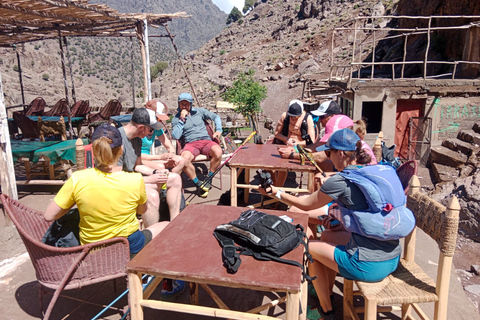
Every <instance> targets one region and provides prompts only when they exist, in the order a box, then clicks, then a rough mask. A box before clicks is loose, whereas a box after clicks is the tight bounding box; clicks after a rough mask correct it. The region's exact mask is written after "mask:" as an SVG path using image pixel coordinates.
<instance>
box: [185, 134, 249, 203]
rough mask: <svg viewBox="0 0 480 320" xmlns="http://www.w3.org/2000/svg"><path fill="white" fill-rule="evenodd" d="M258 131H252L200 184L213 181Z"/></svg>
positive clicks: (203, 184)
mask: <svg viewBox="0 0 480 320" xmlns="http://www.w3.org/2000/svg"><path fill="white" fill-rule="evenodd" d="M256 133H257V131H253V132H252V133H250V135H249V136H248V137H247V138H246V139H245V140H244V141H243V142H242V144H241V145H240V146H239V147H238V148H237V150H235V151H234V152H233V153H232V155H231V156H230V157H228V158H227V160H225V161H224V162H223V163H222V164H220V166H219V167H218V168H217V170H215V171H214V172H213V173H212V174H211V175H209V176H208V177H207V178H206V179H205V180H204V181H203V183H202V184H201V185H200V188H201V187H203V186H205V184H207V183H211V182H212V179H213V177H214V176H215V175H216V174H217V173H219V172H220V170H222V168H223V167H224V166H225V165H226V164H227V163H228V162H229V161H230V160H232V158H233V157H234V156H235V155H236V154H237V153H238V151H240V149H242V148H243V147H244V146H245V144H247V142H248V141H250V140H251V139H252V138H253V136H255V134H256ZM196 195H197V194H196V193H192V194H190V196H188V198H187V199H186V200H185V201H187V202H188V201H190V200H191V199H194V198H195V196H196ZM190 197H192V198H191V199H190Z"/></svg>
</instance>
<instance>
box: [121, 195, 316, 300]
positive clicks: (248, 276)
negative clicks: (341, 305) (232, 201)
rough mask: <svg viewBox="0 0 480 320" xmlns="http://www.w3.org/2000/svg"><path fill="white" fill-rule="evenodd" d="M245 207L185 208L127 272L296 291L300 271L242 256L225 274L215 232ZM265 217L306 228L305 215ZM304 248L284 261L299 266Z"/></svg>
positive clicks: (285, 256) (281, 264) (271, 211)
mask: <svg viewBox="0 0 480 320" xmlns="http://www.w3.org/2000/svg"><path fill="white" fill-rule="evenodd" d="M245 210H247V208H240V207H227V206H212V205H196V204H192V205H189V206H187V208H185V210H184V211H182V212H181V213H180V215H179V216H177V217H176V218H175V219H174V220H173V221H172V222H171V223H170V224H169V225H168V226H167V227H166V228H165V229H164V230H163V231H162V232H161V233H160V234H159V235H158V236H157V237H156V238H154V239H153V240H152V241H151V242H150V243H149V244H148V245H147V246H146V247H145V248H143V249H142V251H141V252H140V253H139V254H138V255H137V256H136V257H135V258H134V259H133V260H132V261H130V263H129V264H128V265H127V270H128V271H130V272H132V271H139V272H142V273H148V274H152V275H158V276H162V277H170V278H174V279H182V280H186V281H193V282H198V283H207V284H212V285H221V286H228V287H236V288H250V289H255V290H264V291H268V290H273V291H275V290H276V291H300V286H301V277H302V272H301V269H300V268H298V267H296V266H291V265H287V264H283V263H278V262H274V261H258V260H255V259H254V258H253V257H249V256H243V255H241V256H240V257H241V259H242V263H241V265H240V268H239V270H238V271H237V273H235V274H229V273H227V271H226V269H225V267H224V266H223V262H222V248H221V247H220V244H219V243H218V241H217V239H216V238H215V237H214V236H213V231H214V229H215V228H216V227H217V226H218V225H220V224H223V223H228V222H230V221H232V220H235V219H237V218H238V217H239V216H240V213H241V212H242V211H245ZM261 211H263V212H265V213H270V214H276V215H280V216H281V215H285V214H286V215H288V216H289V217H291V218H293V219H294V220H293V222H292V223H293V224H301V225H302V226H304V228H305V227H306V226H307V223H308V215H306V214H302V213H293V212H285V211H275V210H263V209H262V210H261ZM303 249H304V248H303V246H299V247H297V248H296V249H295V250H292V251H291V252H289V253H287V254H286V255H284V256H283V258H285V259H290V260H296V261H299V262H300V263H301V262H302V261H303Z"/></svg>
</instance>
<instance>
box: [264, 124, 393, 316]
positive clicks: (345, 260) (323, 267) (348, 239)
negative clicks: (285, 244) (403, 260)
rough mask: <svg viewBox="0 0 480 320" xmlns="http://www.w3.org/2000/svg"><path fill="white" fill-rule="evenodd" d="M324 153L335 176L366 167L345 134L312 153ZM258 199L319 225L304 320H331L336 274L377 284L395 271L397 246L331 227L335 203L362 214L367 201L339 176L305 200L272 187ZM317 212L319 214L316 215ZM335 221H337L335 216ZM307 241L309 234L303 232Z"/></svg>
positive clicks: (357, 145)
mask: <svg viewBox="0 0 480 320" xmlns="http://www.w3.org/2000/svg"><path fill="white" fill-rule="evenodd" d="M318 150H319V151H322V152H325V153H326V154H327V156H328V157H329V158H330V159H331V161H332V162H333V164H334V165H335V167H336V168H337V170H338V171H343V170H345V169H348V170H357V169H358V168H360V167H361V166H363V165H366V164H368V163H369V162H370V160H371V159H370V156H369V155H368V154H367V153H366V152H365V150H364V149H362V143H361V140H360V138H359V137H358V135H357V134H356V133H355V132H353V131H352V130H350V129H339V130H337V131H335V132H333V133H332V134H331V135H330V137H329V139H328V140H327V142H326V144H324V145H323V146H321V147H319V148H318ZM259 192H260V193H261V194H263V195H268V196H270V197H276V198H278V199H279V200H281V201H282V202H284V203H286V204H288V205H290V206H292V207H296V208H299V209H301V210H304V211H305V212H307V213H308V214H309V227H311V226H313V225H317V224H318V225H323V226H324V227H325V228H326V230H325V231H323V232H322V237H321V240H313V239H312V240H310V241H309V252H310V254H311V255H312V258H313V259H314V262H313V263H309V265H308V268H309V272H310V275H311V276H312V277H315V276H316V279H315V280H313V281H312V283H313V285H314V287H315V291H316V293H317V295H318V301H315V303H312V304H309V305H308V307H307V310H306V317H307V319H310V320H319V319H324V320H333V319H335V314H334V310H333V306H332V303H331V295H332V294H333V284H334V283H335V277H336V275H337V273H339V274H340V275H341V276H343V277H345V278H347V279H352V280H361V281H366V282H377V281H381V280H382V279H384V278H385V277H386V276H388V275H389V274H390V273H392V272H393V271H395V269H396V268H397V266H398V262H399V258H400V254H401V251H402V248H401V246H400V241H399V240H383V241H380V240H377V239H374V238H369V237H366V236H363V235H360V234H357V233H350V232H347V231H344V230H343V228H341V224H340V225H332V224H331V222H332V221H333V218H332V216H331V215H327V214H326V212H327V211H326V210H328V212H329V213H330V211H331V210H333V208H335V206H333V205H331V206H330V207H328V209H326V207H327V206H328V204H329V203H331V202H332V201H335V202H337V203H339V204H341V205H342V206H343V207H346V208H348V209H350V210H356V211H366V210H368V204H367V200H366V198H365V196H364V194H363V192H362V191H361V190H360V189H359V187H358V186H357V185H355V184H354V183H353V182H350V181H349V180H348V179H347V178H345V177H343V176H342V175H340V174H335V175H333V176H331V177H329V178H326V179H324V180H323V181H322V185H321V188H320V189H319V190H317V191H316V192H314V193H312V194H311V195H308V196H302V197H297V196H294V195H291V194H288V193H286V192H284V191H283V190H281V189H279V188H276V187H274V186H272V187H270V188H268V189H264V188H261V186H260V188H259ZM319 208H322V209H323V212H319ZM339 218H340V219H341V218H342V215H341V214H340V217H339ZM308 232H309V234H310V236H312V235H313V234H314V233H313V232H315V230H312V229H310V228H309V229H308Z"/></svg>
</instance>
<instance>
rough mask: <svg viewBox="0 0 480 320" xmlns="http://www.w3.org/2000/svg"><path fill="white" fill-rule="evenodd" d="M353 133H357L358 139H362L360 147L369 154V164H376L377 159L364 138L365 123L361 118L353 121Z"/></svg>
mask: <svg viewBox="0 0 480 320" xmlns="http://www.w3.org/2000/svg"><path fill="white" fill-rule="evenodd" d="M354 131H355V133H356V134H357V135H358V137H359V138H360V140H362V149H365V152H366V153H367V154H368V155H369V156H370V159H371V161H370V163H369V164H370V165H374V164H377V159H376V158H375V154H374V153H373V150H372V148H371V147H370V146H369V145H368V143H366V142H365V140H364V138H365V135H366V134H367V124H366V123H365V121H363V120H357V121H355V129H354Z"/></svg>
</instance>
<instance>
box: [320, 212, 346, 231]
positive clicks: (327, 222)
mask: <svg viewBox="0 0 480 320" xmlns="http://www.w3.org/2000/svg"><path fill="white" fill-rule="evenodd" d="M320 217H323V219H320ZM319 221H320V224H321V225H322V226H324V227H325V229H330V230H335V229H341V228H342V223H340V221H338V220H337V219H335V218H334V217H332V216H329V215H323V216H319ZM332 223H333V226H332Z"/></svg>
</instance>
